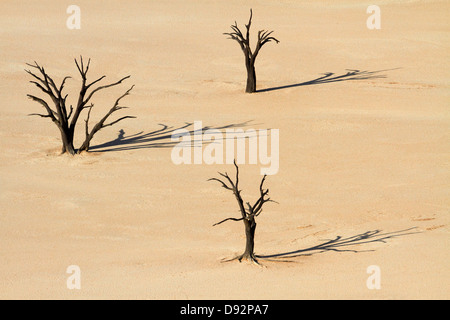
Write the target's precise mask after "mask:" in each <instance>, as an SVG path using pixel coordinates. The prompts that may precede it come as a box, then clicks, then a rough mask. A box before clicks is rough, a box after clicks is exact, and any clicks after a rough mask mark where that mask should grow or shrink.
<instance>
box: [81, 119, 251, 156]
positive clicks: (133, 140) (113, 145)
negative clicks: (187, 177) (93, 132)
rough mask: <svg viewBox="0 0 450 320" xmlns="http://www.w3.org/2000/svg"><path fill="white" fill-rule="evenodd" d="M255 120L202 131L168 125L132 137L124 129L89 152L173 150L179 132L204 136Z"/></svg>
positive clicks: (207, 127)
mask: <svg viewBox="0 0 450 320" xmlns="http://www.w3.org/2000/svg"><path fill="white" fill-rule="evenodd" d="M252 121H253V120H249V121H245V122H241V123H232V124H228V125H223V126H204V127H202V128H201V130H196V129H195V128H190V127H191V126H193V125H194V123H187V122H186V123H185V124H184V125H181V126H179V127H174V126H168V125H166V124H159V125H160V126H161V128H159V129H157V130H154V131H151V132H147V133H145V132H143V131H141V132H139V133H136V134H132V135H128V136H127V135H126V134H125V131H124V130H123V129H120V131H119V134H118V136H117V138H116V139H114V140H112V141H109V142H106V143H102V144H98V145H94V146H91V147H90V148H89V152H112V151H127V150H137V149H152V148H172V147H174V146H176V145H177V144H178V143H179V142H178V141H172V136H173V134H174V133H175V132H176V131H177V130H183V129H184V130H186V131H187V134H190V135H193V134H199V132H198V131H201V133H202V134H203V133H204V132H205V131H206V130H224V129H232V128H244V127H247V126H248V125H249V124H250V122H252Z"/></svg>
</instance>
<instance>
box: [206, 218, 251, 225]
mask: <svg viewBox="0 0 450 320" xmlns="http://www.w3.org/2000/svg"><path fill="white" fill-rule="evenodd" d="M229 220H232V221H242V220H244V218H239V219H237V218H227V219H225V220H222V221H220V222H217V223H214V224H213V227H214V226H217V225H219V224H221V223H224V222H226V221H229Z"/></svg>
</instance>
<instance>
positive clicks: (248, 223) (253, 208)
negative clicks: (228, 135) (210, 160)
mask: <svg viewBox="0 0 450 320" xmlns="http://www.w3.org/2000/svg"><path fill="white" fill-rule="evenodd" d="M234 166H235V167H236V181H235V182H233V180H232V179H231V178H230V177H229V176H228V174H227V173H220V172H219V174H220V175H221V176H222V177H224V178H225V179H226V180H225V181H224V180H221V179H218V178H211V179H209V180H208V181H218V182H220V183H221V185H222V187H223V188H225V189H227V190H230V191H232V192H233V194H234V197H235V198H236V201H237V203H238V206H239V211H240V213H241V217H240V218H227V219H225V220H222V221H220V222H218V223H215V224H214V225H213V226H216V225H219V224H221V223H224V222H226V221H243V222H244V226H245V237H246V243H245V251H244V253H243V254H242V255H239V256H237V257H236V258H234V259H231V260H230V261H232V260H236V259H237V260H239V262H241V261H242V260H243V259H244V260H248V261H250V262H253V263H256V264H259V263H258V260H257V259H256V256H255V253H254V248H255V230H256V221H255V218H256V217H257V216H259V215H260V214H261V212H262V209H263V205H264V204H265V203H266V202H275V201H273V200H271V199H270V198H269V189H264V181H265V180H266V175H264V177H263V178H262V180H261V184H260V185H259V191H260V197H259V199H258V200H257V201H256V202H255V204H254V205H251V204H250V203H249V202H246V203H245V204H244V200H243V199H242V196H241V190H239V168H238V166H237V164H236V161H234Z"/></svg>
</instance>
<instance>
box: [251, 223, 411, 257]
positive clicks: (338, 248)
mask: <svg viewBox="0 0 450 320" xmlns="http://www.w3.org/2000/svg"><path fill="white" fill-rule="evenodd" d="M416 228H417V227H413V228H409V229H405V230H399V231H394V232H386V233H382V232H381V230H373V231H367V232H364V233H360V234H357V235H354V236H351V237H347V238H343V237H342V236H337V237H336V238H335V239H332V240H327V241H325V242H324V243H321V244H318V245H315V246H312V247H309V248H305V249H299V250H295V251H289V252H282V253H274V254H269V255H256V257H257V258H259V259H263V260H267V261H277V262H294V261H292V260H284V259H285V258H287V259H289V258H297V257H301V256H310V255H313V254H317V253H323V252H327V251H335V252H353V253H358V252H370V251H375V250H354V249H349V248H350V247H352V246H357V245H363V244H368V243H375V242H382V243H386V240H388V239H393V238H397V237H401V236H406V235H411V234H416V233H420V232H419V231H412V230H414V229H416Z"/></svg>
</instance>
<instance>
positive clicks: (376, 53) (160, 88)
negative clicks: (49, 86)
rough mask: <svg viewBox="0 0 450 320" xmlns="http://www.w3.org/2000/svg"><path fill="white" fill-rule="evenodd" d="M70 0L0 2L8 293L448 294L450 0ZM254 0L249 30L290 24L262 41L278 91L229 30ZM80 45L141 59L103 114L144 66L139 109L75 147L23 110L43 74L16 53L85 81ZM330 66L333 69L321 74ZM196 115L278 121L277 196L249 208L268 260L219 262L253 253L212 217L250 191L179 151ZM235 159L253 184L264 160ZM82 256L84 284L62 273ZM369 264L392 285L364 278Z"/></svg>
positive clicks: (123, 68)
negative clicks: (249, 62)
mask: <svg viewBox="0 0 450 320" xmlns="http://www.w3.org/2000/svg"><path fill="white" fill-rule="evenodd" d="M70 4H72V3H69V2H68V1H48V0H45V1H44V0H43V1H39V2H37V1H31V0H27V1H20V2H18V1H13V0H3V1H1V4H0V9H1V10H0V61H1V62H0V74H1V82H0V101H1V105H0V146H1V152H0V210H1V211H0V298H2V299H23V298H25V299H55V298H56V299H104V298H105V299H448V298H450V283H449V280H450V271H449V270H450V268H449V262H450V260H449V258H450V254H449V244H450V243H449V239H450V237H449V230H450V229H449V222H450V221H449V210H450V130H449V128H450V112H449V102H450V99H449V98H450V91H449V88H450V82H449V79H450V68H449V62H448V61H449V52H450V51H449V49H450V41H449V40H450V25H449V23H448V20H449V12H450V3H449V2H448V1H412V0H411V1H389V0H379V1H377V3H376V4H377V5H379V7H380V9H381V21H382V27H381V29H380V30H369V29H368V28H367V27H366V20H367V18H368V16H369V15H368V14H367V13H366V9H367V7H368V6H369V5H371V4H373V3H372V2H366V1H356V0H343V1H294V0H289V1H270V0H263V1H250V2H249V1H245V2H244V1H237V0H232V1H206V0H195V1H194V0H173V1H144V0H136V1H119V0H114V1H108V3H107V4H105V3H104V2H101V1H87V0H80V1H77V4H78V5H79V6H80V8H81V29H80V30H69V29H68V28H67V27H66V20H67V18H68V16H69V15H68V14H67V13H66V9H67V7H68V6H69V5H70ZM250 7H252V8H253V24H252V33H251V34H252V36H253V39H255V36H256V34H257V30H259V29H265V28H267V29H271V30H275V33H274V35H275V36H276V37H277V38H278V39H279V40H280V41H281V42H280V43H279V44H275V43H269V44H267V45H266V46H264V48H263V49H262V50H261V53H260V55H259V57H258V61H257V66H256V71H257V77H258V89H270V88H272V89H273V90H267V91H265V92H259V93H256V94H245V93H244V92H243V91H244V87H245V76H246V74H245V67H244V61H243V57H242V52H241V51H240V48H239V46H238V44H237V43H235V42H232V41H231V40H227V39H226V37H225V36H224V35H223V34H222V33H223V32H228V31H229V30H230V29H229V26H230V25H231V24H232V23H233V22H234V20H236V21H237V22H238V24H239V25H240V26H243V25H244V23H246V22H247V20H248V15H249V8H250ZM79 55H83V56H84V57H85V58H87V57H90V58H91V59H92V62H91V71H90V72H91V73H90V79H92V80H94V79H96V78H98V77H99V76H101V75H103V74H105V75H106V76H107V79H109V80H110V81H115V80H117V79H119V78H120V77H122V76H125V75H128V74H130V75H131V76H132V77H131V79H130V80H128V81H127V82H126V83H124V84H123V85H122V86H119V87H115V88H112V89H110V90H109V91H108V90H106V91H102V93H99V94H98V96H97V97H96V98H95V99H96V100H95V102H96V105H98V107H97V108H98V110H95V112H94V111H93V115H92V117H93V118H96V117H97V118H98V117H100V116H101V115H102V111H101V110H107V109H108V108H109V106H110V105H111V103H113V101H114V100H115V98H117V96H118V95H120V94H121V93H123V91H124V90H125V89H127V88H128V86H129V85H131V84H135V85H136V87H135V89H134V90H133V92H132V94H131V95H130V96H129V97H127V98H126V100H124V103H125V104H126V105H127V106H129V107H130V109H128V110H127V111H125V114H130V115H134V116H137V118H136V119H132V120H127V121H123V122H120V123H118V124H117V125H116V126H114V127H109V128H105V129H104V130H102V131H100V132H99V133H98V134H97V135H96V137H95V138H94V141H93V143H92V145H93V146H94V148H93V149H92V150H91V151H93V152H90V153H84V154H82V155H79V156H76V157H71V156H66V155H59V151H60V148H61V146H60V139H59V133H58V130H57V128H56V127H55V126H54V125H53V124H52V123H51V122H50V121H49V120H48V119H41V118H38V117H28V116H27V115H28V114H30V113H33V112H39V111H41V110H40V106H39V105H38V104H36V103H33V102H32V101H30V100H28V99H27V98H26V94H27V93H34V94H40V92H39V91H38V89H37V88H36V87H33V86H32V85H31V84H30V83H28V81H29V80H31V79H30V78H29V76H28V75H27V74H26V73H25V72H24V69H25V68H26V65H25V63H27V62H33V61H34V60H36V61H38V62H39V63H40V64H42V65H44V66H45V67H46V70H47V72H48V73H49V74H50V75H53V76H54V78H55V79H56V80H57V81H58V82H59V81H61V80H62V78H63V77H64V76H66V75H70V76H72V77H73V79H71V80H70V81H69V82H68V85H67V89H68V92H69V93H70V95H69V98H68V99H69V100H70V99H71V98H72V99H76V93H77V91H76V90H78V87H79V84H80V77H79V74H78V72H77V69H76V67H75V64H74V62H73V59H74V58H75V57H78V56H79ZM349 69H351V70H359V72H357V75H359V77H358V76H356V78H359V79H355V77H349V76H345V74H346V73H347V72H348V70H349ZM324 73H333V75H332V76H331V77H332V78H333V77H338V78H336V79H335V80H334V81H326V82H320V81H312V80H314V79H317V78H319V77H321V76H322V75H323V74H324ZM341 76H342V77H341ZM336 80H340V81H336ZM125 101H126V102H125ZM72 103H75V101H74V102H72ZM123 114H124V113H121V115H123ZM194 121H202V123H203V125H204V126H208V127H215V128H223V127H226V126H234V127H239V126H244V128H255V129H265V128H271V129H279V130H280V144H279V145H280V155H279V159H280V169H279V172H278V173H277V174H276V175H272V176H269V177H268V178H267V186H268V187H269V188H270V194H271V197H272V198H273V199H275V200H276V201H277V202H278V203H279V204H274V203H267V204H266V205H265V207H264V212H263V214H261V216H259V217H258V218H259V219H258V220H257V222H258V227H257V230H256V249H255V251H256V253H257V254H259V255H262V256H265V258H263V259H261V262H262V263H263V264H264V266H265V267H264V268H260V267H258V266H255V265H251V264H247V263H238V262H236V261H235V262H229V263H222V262H221V260H222V259H226V258H231V257H233V256H235V255H236V254H238V253H241V252H242V251H243V249H244V248H243V247H244V243H245V236H244V230H243V225H242V223H241V222H227V223H224V224H221V225H219V226H215V227H212V225H213V224H214V223H216V222H218V221H220V220H222V219H224V218H227V217H229V216H236V215H238V212H237V209H238V208H237V205H236V203H235V200H234V199H233V196H232V194H231V193H230V192H228V191H227V190H225V189H223V188H220V186H219V185H218V184H215V183H212V182H207V179H209V178H211V177H215V176H217V171H221V172H223V171H228V172H230V173H232V172H233V166H231V165H226V164H224V165H206V164H204V165H175V164H174V163H173V162H172V160H171V151H172V147H173V143H172V142H171V139H170V137H171V133H172V132H173V130H174V129H176V128H179V127H182V126H184V125H185V124H186V123H192V122H194ZM83 125H84V124H83V121H81V122H80V128H79V133H80V134H81V135H83ZM161 125H165V126H167V129H165V130H164V131H161V132H158V130H160V129H161V128H164V127H162V126H161ZM190 128H192V127H190ZM120 130H123V132H122V134H120V133H119V132H120ZM119 138H120V139H119ZM77 143H79V141H78V139H77ZM240 168H241V188H242V189H243V195H244V197H245V198H246V199H247V198H248V199H249V200H252V201H253V200H254V199H256V198H257V197H258V184H259V180H260V178H261V177H260V173H259V169H260V166H259V165H250V164H246V165H242V166H241V167H240ZM353 251H356V252H353ZM286 260H288V261H286ZM70 265H77V266H79V267H80V269H81V285H82V287H81V290H69V289H68V288H67V286H66V281H67V278H68V277H69V274H67V273H66V269H67V267H68V266H70ZM371 265H375V266H378V267H379V268H380V272H381V273H380V281H381V289H372V290H370V289H368V287H367V285H366V281H367V279H368V277H369V276H370V274H368V272H367V268H368V267H369V266H371Z"/></svg>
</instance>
